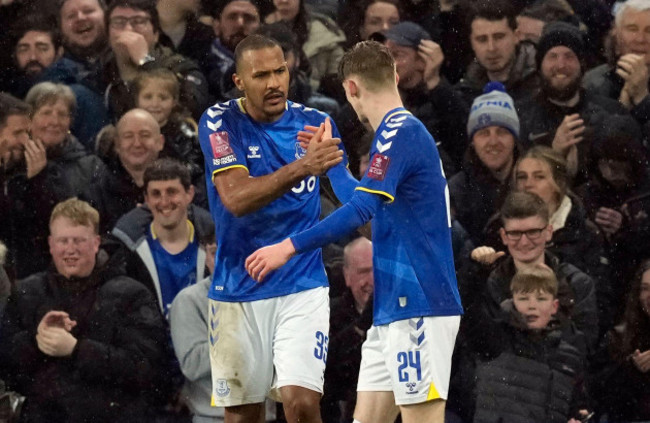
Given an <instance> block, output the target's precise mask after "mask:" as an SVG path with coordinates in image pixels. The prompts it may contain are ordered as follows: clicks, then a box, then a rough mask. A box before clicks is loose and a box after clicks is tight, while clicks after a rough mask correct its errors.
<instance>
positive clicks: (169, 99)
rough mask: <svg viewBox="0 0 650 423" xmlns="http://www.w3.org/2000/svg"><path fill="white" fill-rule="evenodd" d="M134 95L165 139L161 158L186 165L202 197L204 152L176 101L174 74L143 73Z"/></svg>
mask: <svg viewBox="0 0 650 423" xmlns="http://www.w3.org/2000/svg"><path fill="white" fill-rule="evenodd" d="M133 95H134V98H135V105H136V107H139V108H141V109H144V110H146V111H148V112H149V113H151V115H152V116H153V117H154V118H156V120H157V121H158V124H159V125H160V132H161V134H162V135H163V137H164V138H165V145H164V147H163V150H162V151H161V152H160V157H161V158H162V157H170V158H174V159H177V160H180V161H181V162H183V163H185V164H187V165H188V166H189V168H190V173H191V174H192V183H193V185H195V188H197V189H198V191H197V194H199V198H201V197H204V192H205V189H203V188H202V187H203V185H204V181H203V154H202V153H201V147H200V145H199V139H198V132H197V128H198V127H197V124H196V122H195V121H194V120H193V119H192V118H191V117H190V114H189V112H188V111H187V109H186V108H185V106H183V105H182V104H181V103H180V102H179V96H180V84H179V82H178V78H177V77H176V75H175V74H174V73H173V72H172V71H170V70H168V69H164V68H160V69H153V70H151V71H146V72H142V73H140V74H139V75H138V76H137V77H136V79H135V80H134V82H133ZM197 185H198V186H197ZM195 203H196V201H195ZM198 204H201V201H199V203H198Z"/></svg>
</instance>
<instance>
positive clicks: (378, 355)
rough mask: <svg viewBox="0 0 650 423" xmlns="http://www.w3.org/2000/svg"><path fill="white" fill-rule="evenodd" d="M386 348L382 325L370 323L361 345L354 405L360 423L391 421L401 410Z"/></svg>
mask: <svg viewBox="0 0 650 423" xmlns="http://www.w3.org/2000/svg"><path fill="white" fill-rule="evenodd" d="M385 349H386V346H385V344H384V343H383V342H382V339H381V337H380V329H379V328H378V327H377V326H371V327H370V329H369V330H368V332H367V333H366V340H365V341H364V343H363V346H362V347H361V366H360V369H359V381H358V383H357V403H356V406H355V408H354V418H355V419H356V420H358V421H360V422H361V423H370V422H391V423H392V422H393V421H395V417H396V416H397V414H398V412H399V409H398V408H397V406H396V405H395V396H394V395H393V385H392V381H391V378H390V374H389V372H388V368H387V366H386V358H385Z"/></svg>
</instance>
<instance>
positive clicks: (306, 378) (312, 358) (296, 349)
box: [273, 287, 329, 394]
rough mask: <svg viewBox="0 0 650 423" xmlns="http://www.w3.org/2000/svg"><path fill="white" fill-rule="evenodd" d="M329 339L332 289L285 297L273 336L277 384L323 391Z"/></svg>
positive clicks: (311, 290)
mask: <svg viewBox="0 0 650 423" xmlns="http://www.w3.org/2000/svg"><path fill="white" fill-rule="evenodd" d="M328 342H329V289H328V288H324V287H321V288H314V289H309V290H307V291H302V292H299V293H296V294H291V295H288V296H286V297H283V300H282V302H281V304H280V305H279V309H278V317H277V322H276V330H275V338H274V340H273V353H274V361H273V364H274V366H275V372H276V378H277V379H276V381H275V387H277V388H281V387H283V386H290V385H292V386H299V387H303V388H307V389H310V390H312V391H315V392H318V393H319V394H322V393H323V377H324V374H325V362H326V360H327V347H328Z"/></svg>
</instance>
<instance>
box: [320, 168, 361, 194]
mask: <svg viewBox="0 0 650 423" xmlns="http://www.w3.org/2000/svg"><path fill="white" fill-rule="evenodd" d="M327 176H328V178H329V179H330V182H331V183H332V188H333V189H334V194H336V198H338V199H339V201H340V202H341V203H347V202H348V201H350V199H351V198H352V195H354V190H355V189H356V187H357V186H358V185H359V181H357V180H356V179H354V177H353V176H352V174H351V173H350V171H349V170H348V169H347V168H346V167H345V166H344V165H343V164H339V165H337V166H334V167H333V168H331V169H330V170H329V171H328V172H327Z"/></svg>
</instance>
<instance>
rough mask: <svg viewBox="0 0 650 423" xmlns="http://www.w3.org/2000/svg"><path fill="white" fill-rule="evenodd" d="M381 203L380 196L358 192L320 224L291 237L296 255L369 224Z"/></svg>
mask: <svg viewBox="0 0 650 423" xmlns="http://www.w3.org/2000/svg"><path fill="white" fill-rule="evenodd" d="M381 203H382V197H381V196H379V195H376V194H370V193H367V192H363V191H356V192H355V194H354V195H353V196H352V198H351V199H350V201H349V202H347V203H345V204H344V205H343V206H342V207H341V208H339V209H337V210H336V211H334V213H332V214H330V215H329V216H327V217H326V218H325V219H323V220H322V221H321V222H320V223H318V224H317V225H315V226H313V227H311V228H309V229H307V230H306V231H303V232H300V233H298V234H296V235H293V236H292V237H291V242H292V243H293V246H294V248H295V249H296V253H298V254H299V253H304V252H305V251H310V250H314V249H316V248H320V247H322V246H323V245H327V244H329V243H332V242H334V241H336V240H337V239H339V238H341V237H343V236H345V235H347V234H349V233H350V232H352V231H353V230H355V229H356V228H358V227H359V226H361V225H363V224H365V223H366V222H369V221H370V219H372V217H373V216H374V215H375V213H376V211H377V208H379V206H380V205H381Z"/></svg>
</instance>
